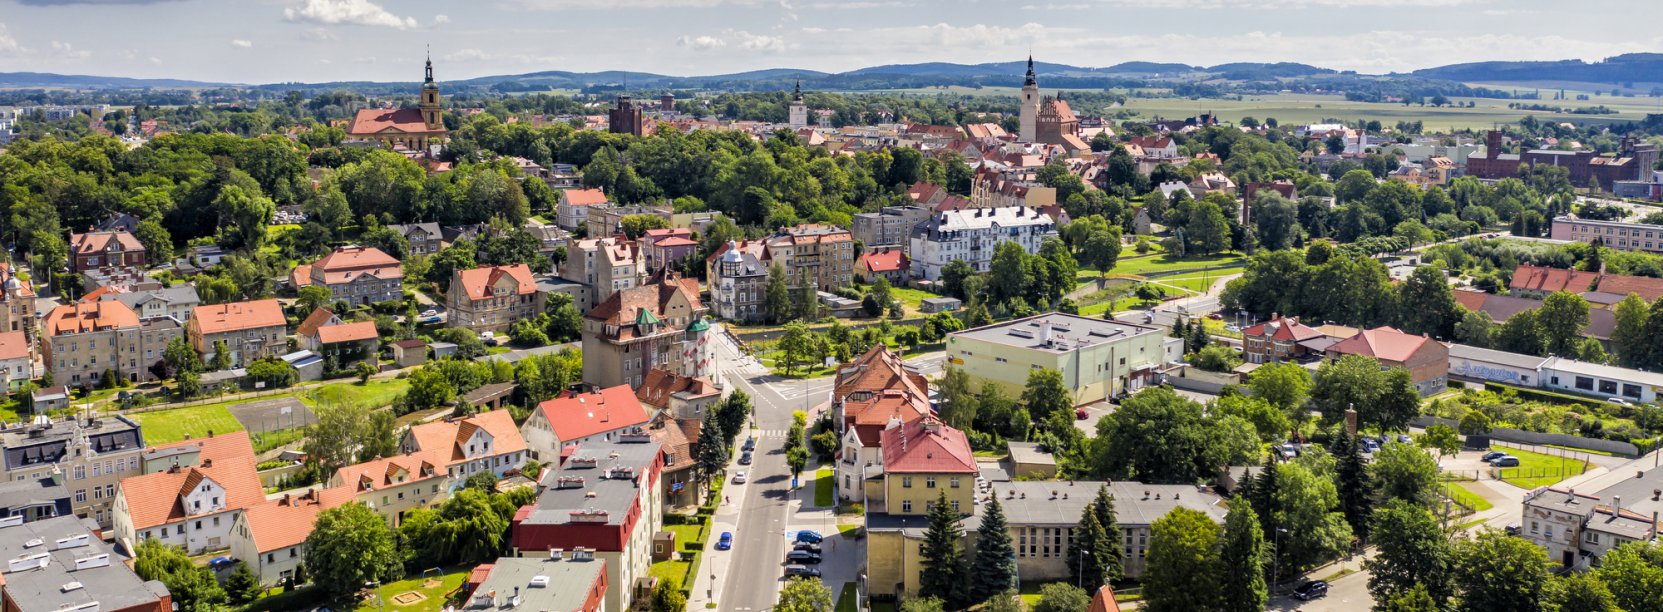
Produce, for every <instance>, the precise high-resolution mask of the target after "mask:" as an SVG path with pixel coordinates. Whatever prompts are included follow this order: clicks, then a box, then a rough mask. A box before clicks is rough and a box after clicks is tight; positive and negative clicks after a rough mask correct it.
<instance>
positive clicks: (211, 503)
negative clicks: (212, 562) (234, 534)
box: [113, 432, 266, 555]
mask: <svg viewBox="0 0 1663 612" xmlns="http://www.w3.org/2000/svg"><path fill="white" fill-rule="evenodd" d="M173 446H183V447H185V448H186V449H190V447H191V446H192V443H191V442H190V441H186V442H183V443H180V444H178V445H173ZM195 451H196V453H197V456H196V458H195V459H194V462H191V463H186V462H181V463H179V464H174V465H170V466H169V467H167V468H164V469H163V470H162V471H159V472H151V473H147V474H143V475H132V476H128V477H127V478H125V479H123V480H122V481H121V484H120V486H119V487H118V488H117V490H116V501H115V506H114V509H113V510H114V511H113V513H114V515H115V518H114V527H115V529H114V531H115V538H116V540H117V541H119V542H127V543H131V544H133V545H137V544H138V542H139V541H141V540H144V539H149V538H155V539H157V540H160V541H161V542H163V543H165V544H169V545H172V546H180V547H183V548H184V549H185V551H186V552H188V553H190V554H193V555H194V554H201V553H204V552H207V551H212V550H222V549H226V548H229V547H230V546H231V527H232V525H233V524H234V523H235V522H236V519H237V517H238V516H240V515H241V514H242V512H243V510H244V509H245V508H248V507H250V506H254V505H258V504H261V503H264V502H265V501H266V496H265V489H264V488H262V487H261V485H260V476H259V475H258V474H256V473H255V469H254V463H255V462H254V446H253V445H252V444H251V443H250V442H249V438H248V433H247V432H236V433H234V434H227V435H221V436H219V437H218V439H217V440H216V441H215V443H214V444H212V445H206V446H200V447H195Z"/></svg>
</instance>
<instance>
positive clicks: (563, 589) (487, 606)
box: [462, 553, 606, 610]
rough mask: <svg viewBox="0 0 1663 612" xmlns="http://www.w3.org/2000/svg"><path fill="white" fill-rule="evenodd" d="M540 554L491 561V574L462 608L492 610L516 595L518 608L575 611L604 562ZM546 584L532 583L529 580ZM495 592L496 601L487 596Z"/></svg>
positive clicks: (586, 594)
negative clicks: (536, 579) (518, 599)
mask: <svg viewBox="0 0 1663 612" xmlns="http://www.w3.org/2000/svg"><path fill="white" fill-rule="evenodd" d="M562 556H563V557H564V558H563V559H551V558H549V556H548V555H546V554H545V555H543V556H540V557H499V558H497V560H496V561H493V562H491V573H490V574H489V575H488V576H486V578H485V582H481V583H480V584H479V588H477V589H474V592H473V596H472V597H469V598H468V603H467V605H465V606H463V607H462V609H463V610H492V609H496V608H497V607H498V606H501V605H503V604H506V603H508V601H509V600H510V599H511V598H513V597H514V596H515V593H518V594H519V598H520V604H519V606H518V607H519V608H524V609H527V610H577V609H580V608H582V607H583V604H584V602H585V601H587V599H588V597H589V590H590V588H592V587H591V585H593V584H595V581H596V579H598V578H599V577H600V574H601V570H602V569H604V568H605V567H606V561H603V560H600V559H596V558H594V557H592V556H591V557H590V558H589V559H585V560H574V559H572V558H571V554H570V553H567V554H565V555H562ZM539 576H541V577H543V578H545V580H540V581H539V582H541V583H543V584H545V585H547V586H540V587H535V586H532V579H533V578H537V577H539ZM492 592H495V593H496V598H495V600H492V599H491V598H490V594H491V593H492Z"/></svg>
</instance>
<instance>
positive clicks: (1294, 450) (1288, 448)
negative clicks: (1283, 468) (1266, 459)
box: [1277, 444, 1299, 459]
mask: <svg viewBox="0 0 1663 612" xmlns="http://www.w3.org/2000/svg"><path fill="white" fill-rule="evenodd" d="M1277 450H1279V451H1280V452H1281V453H1282V458H1283V459H1292V458H1294V457H1298V456H1299V447H1296V446H1294V445H1292V444H1283V445H1282V446H1281V447H1279V448H1278V449H1277Z"/></svg>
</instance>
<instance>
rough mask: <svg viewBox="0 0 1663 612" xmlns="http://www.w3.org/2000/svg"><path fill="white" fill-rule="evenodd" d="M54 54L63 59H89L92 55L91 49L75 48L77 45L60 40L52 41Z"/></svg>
mask: <svg viewBox="0 0 1663 612" xmlns="http://www.w3.org/2000/svg"><path fill="white" fill-rule="evenodd" d="M52 54H53V55H56V56H58V57H59V58H62V59H72V60H80V59H87V58H89V57H92V52H91V51H88V50H86V49H79V50H78V49H76V48H75V45H72V44H69V43H66V42H63V41H58V40H54V41H52Z"/></svg>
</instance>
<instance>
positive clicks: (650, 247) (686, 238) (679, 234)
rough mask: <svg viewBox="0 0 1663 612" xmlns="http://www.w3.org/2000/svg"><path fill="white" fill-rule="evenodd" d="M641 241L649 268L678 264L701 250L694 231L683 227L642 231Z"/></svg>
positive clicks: (654, 268)
mask: <svg viewBox="0 0 1663 612" xmlns="http://www.w3.org/2000/svg"><path fill="white" fill-rule="evenodd" d="M640 243H641V253H642V255H643V256H645V260H646V268H647V269H648V270H657V269H659V268H662V267H665V266H676V265H677V264H679V263H681V260H683V259H686V258H688V257H692V256H693V255H694V254H696V253H698V250H699V243H697V242H694V241H693V231H692V230H689V229H687V228H681V227H676V228H668V229H650V230H647V231H645V232H642V234H641V240H640Z"/></svg>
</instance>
